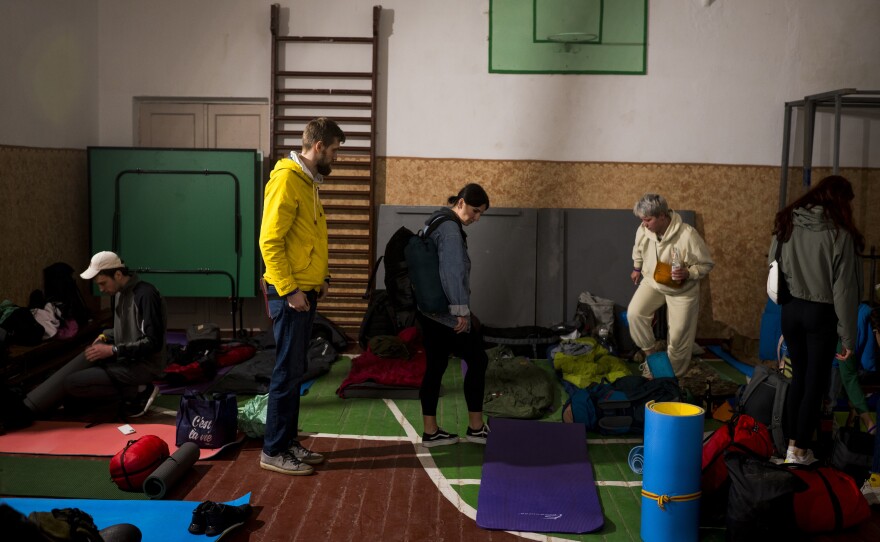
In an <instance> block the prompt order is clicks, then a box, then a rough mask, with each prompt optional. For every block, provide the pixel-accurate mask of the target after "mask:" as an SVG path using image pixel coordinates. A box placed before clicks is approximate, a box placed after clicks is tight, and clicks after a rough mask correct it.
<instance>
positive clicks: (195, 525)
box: [187, 501, 214, 534]
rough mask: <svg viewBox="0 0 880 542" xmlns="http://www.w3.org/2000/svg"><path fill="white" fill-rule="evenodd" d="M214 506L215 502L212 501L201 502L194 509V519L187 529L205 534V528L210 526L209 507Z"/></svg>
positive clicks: (194, 532)
mask: <svg viewBox="0 0 880 542" xmlns="http://www.w3.org/2000/svg"><path fill="white" fill-rule="evenodd" d="M213 506H214V503H213V502H211V501H205V502H203V503H199V505H198V506H196V509H195V510H193V515H192V521H191V522H190V524H189V529H187V530H188V531H189V532H191V533H192V534H205V528H206V527H207V526H208V517H207V516H208V509H209V508H211V507H213Z"/></svg>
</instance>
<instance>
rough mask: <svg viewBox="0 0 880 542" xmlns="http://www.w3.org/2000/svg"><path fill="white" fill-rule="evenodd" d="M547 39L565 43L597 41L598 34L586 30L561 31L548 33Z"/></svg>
mask: <svg viewBox="0 0 880 542" xmlns="http://www.w3.org/2000/svg"><path fill="white" fill-rule="evenodd" d="M547 40H548V41H553V42H556V43H565V44H566V45H568V44H571V43H595V42H597V41H599V36H598V35H596V34H589V33H587V32H561V33H559V34H550V35H549V36H547Z"/></svg>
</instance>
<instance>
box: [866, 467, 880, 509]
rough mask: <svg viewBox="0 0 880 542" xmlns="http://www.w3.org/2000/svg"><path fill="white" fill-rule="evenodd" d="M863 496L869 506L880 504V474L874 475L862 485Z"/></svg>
mask: <svg viewBox="0 0 880 542" xmlns="http://www.w3.org/2000/svg"><path fill="white" fill-rule="evenodd" d="M862 495H864V496H865V499H866V500H867V501H868V504H870V505H875V504H880V474H878V473H874V474H872V475H871V477H870V478H868V479H867V480H865V483H864V484H862Z"/></svg>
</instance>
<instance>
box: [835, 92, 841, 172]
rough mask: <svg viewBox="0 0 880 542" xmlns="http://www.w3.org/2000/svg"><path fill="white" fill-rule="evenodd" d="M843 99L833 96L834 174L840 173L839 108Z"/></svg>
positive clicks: (838, 95)
mask: <svg viewBox="0 0 880 542" xmlns="http://www.w3.org/2000/svg"><path fill="white" fill-rule="evenodd" d="M842 100H843V98H842V96H841V95H840V94H837V95H836V96H834V163H833V165H834V174H835V175H837V174H838V173H840V108H841V102H842Z"/></svg>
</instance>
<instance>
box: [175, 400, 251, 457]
mask: <svg viewBox="0 0 880 542" xmlns="http://www.w3.org/2000/svg"><path fill="white" fill-rule="evenodd" d="M237 432H238V403H237V401H236V400H235V394H234V393H214V394H210V395H201V394H197V393H196V392H194V391H189V390H187V391H186V392H185V393H184V394H183V395H181V396H180V409H179V410H178V411H177V446H178V447H180V446H183V445H184V444H185V443H187V442H192V443H194V444H195V445H196V446H198V447H199V448H220V447H223V446H225V445H227V444H229V443H230V442H233V441H235V437H236V433H237Z"/></svg>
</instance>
